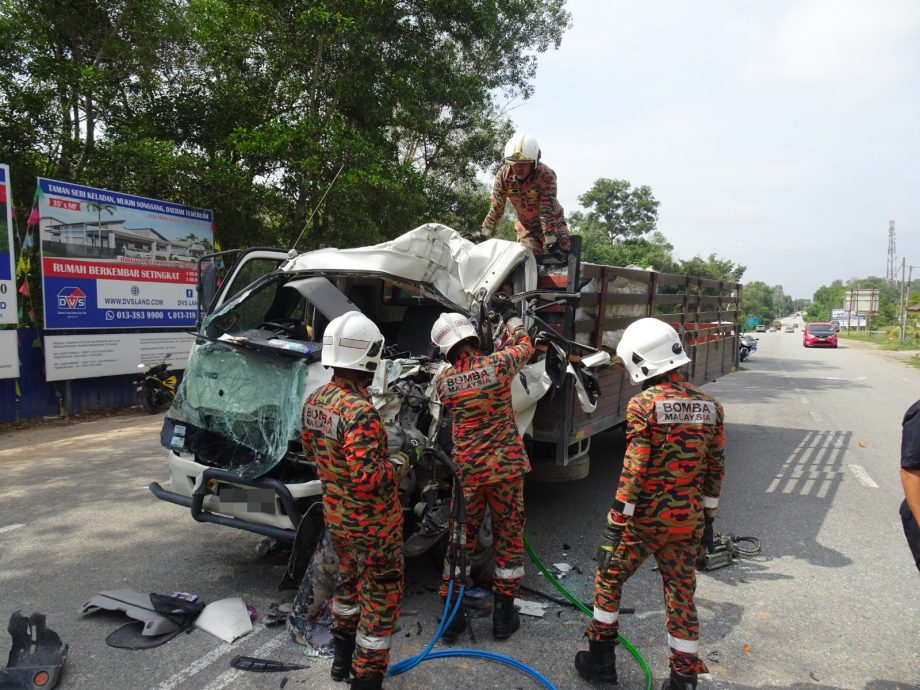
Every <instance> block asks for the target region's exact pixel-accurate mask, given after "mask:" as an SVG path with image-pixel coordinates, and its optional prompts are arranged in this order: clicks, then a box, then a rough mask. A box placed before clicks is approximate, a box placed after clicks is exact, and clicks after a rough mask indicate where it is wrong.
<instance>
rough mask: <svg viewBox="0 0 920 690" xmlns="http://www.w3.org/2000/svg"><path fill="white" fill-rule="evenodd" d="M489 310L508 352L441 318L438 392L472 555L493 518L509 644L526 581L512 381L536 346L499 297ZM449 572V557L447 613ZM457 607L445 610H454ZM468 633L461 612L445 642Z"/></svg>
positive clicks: (436, 334) (497, 589) (496, 620)
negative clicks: (500, 325) (502, 329)
mask: <svg viewBox="0 0 920 690" xmlns="http://www.w3.org/2000/svg"><path fill="white" fill-rule="evenodd" d="M492 308H493V311H494V312H495V313H497V314H498V315H499V316H501V317H502V318H503V319H504V320H505V326H506V328H507V329H508V331H509V332H510V338H509V340H508V341H507V343H506V345H505V346H504V348H503V349H501V350H499V351H497V352H493V353H492V354H490V355H483V354H481V353H480V352H479V350H478V347H479V337H478V336H477V334H476V328H475V327H474V326H473V324H472V323H471V322H470V320H469V319H468V318H467V317H466V316H464V315H463V314H443V315H441V316H440V317H439V318H438V320H437V321H435V323H434V326H433V328H432V329H431V340H432V342H433V343H434V344H435V345H436V346H437V347H438V348H440V351H441V353H442V354H443V355H444V356H445V358H446V359H447V361H448V362H449V363H450V366H448V367H444V368H443V369H441V370H440V371H439V372H438V373H437V375H436V376H435V378H434V381H433V386H434V387H435V390H436V391H437V395H438V398H439V399H440V402H441V404H442V405H443V406H444V410H445V412H446V413H447V414H449V415H450V420H451V425H452V430H451V431H452V437H453V443H454V450H453V455H454V463H455V464H456V466H457V472H458V474H459V475H460V482H461V486H462V489H463V495H464V497H465V499H466V507H467V523H466V548H467V549H468V550H469V551H471V552H472V551H473V550H475V548H476V542H477V540H478V538H479V530H480V527H481V526H482V521H483V519H484V517H485V510H486V506H488V508H489V511H490V512H491V516H492V532H493V537H494V542H493V548H494V551H495V579H494V581H493V587H492V589H493V594H494V601H495V604H494V607H493V611H492V636H493V637H494V638H495V639H496V640H504V639H507V638H509V637H511V635H512V634H513V633H514V632H515V631H516V630H517V629H518V628H519V627H520V624H521V621H520V616H519V615H518V612H517V610H516V609H515V607H514V596H515V594H516V593H517V588H518V584H519V583H520V581H521V579H522V578H523V577H524V542H523V538H524V473H525V472H528V471H529V470H530V462H529V460H528V459H527V453H526V452H525V450H524V444H523V441H522V440H521V436H520V434H519V433H518V430H517V425H516V423H515V419H514V411H513V410H512V408H511V382H512V380H513V379H514V377H515V376H516V375H517V374H518V372H520V371H521V369H523V368H524V366H525V365H526V364H527V361H528V360H529V359H530V357H531V355H532V354H533V351H534V348H533V344H532V343H531V342H530V338H529V337H528V335H527V331H526V330H525V329H524V324H523V322H522V321H521V319H520V317H519V316H518V314H517V313H516V312H515V309H514V306H513V304H512V303H511V301H510V300H508V299H507V298H506V297H504V296H502V295H496V296H495V297H494V298H493V300H492ZM451 568H452V564H451V562H450V555H448V558H447V559H445V562H444V575H443V577H442V579H441V587H440V593H441V597H442V607H443V604H444V603H445V602H444V601H443V600H444V599H446V598H447V592H448V584H449V579H450V573H451ZM458 594H459V588H455V590H454V594H453V596H454V597H457V596H458ZM454 601H455V599H454V600H452V601H451V602H450V608H449V609H447V610H453V606H454ZM465 628H466V617H465V613H464V611H463V607H462V606H461V607H460V609H459V610H458V612H457V614H456V615H455V616H454V618H453V620H452V621H451V624H450V625H449V626H448V627H447V629H446V630H445V631H444V634H443V637H444V639H445V640H447V641H448V642H452V641H453V640H455V639H456V638H457V636H458V635H459V634H460V633H461V632H463V630H464V629H465Z"/></svg>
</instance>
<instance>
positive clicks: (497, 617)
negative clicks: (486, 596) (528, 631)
mask: <svg viewBox="0 0 920 690" xmlns="http://www.w3.org/2000/svg"><path fill="white" fill-rule="evenodd" d="M494 599H495V604H494V607H493V609H492V637H494V638H495V639H496V640H507V639H508V638H509V637H511V635H512V634H514V631H515V630H517V629H518V628H520V627H521V617H520V615H518V612H517V609H516V608H515V607H514V597H513V596H511V595H510V594H496V595H495V596H494Z"/></svg>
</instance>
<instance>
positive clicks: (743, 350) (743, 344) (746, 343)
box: [738, 333, 758, 362]
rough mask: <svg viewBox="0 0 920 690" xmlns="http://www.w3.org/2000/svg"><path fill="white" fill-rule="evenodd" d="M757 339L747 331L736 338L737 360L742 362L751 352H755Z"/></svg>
mask: <svg viewBox="0 0 920 690" xmlns="http://www.w3.org/2000/svg"><path fill="white" fill-rule="evenodd" d="M757 342H758V339H757V338H755V337H754V336H752V335H749V334H747V333H745V334H743V335H742V336H741V338H740V339H739V340H738V361H739V362H743V361H744V360H746V359H747V358H748V355H750V354H751V353H752V352H757Z"/></svg>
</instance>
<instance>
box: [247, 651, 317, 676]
mask: <svg viewBox="0 0 920 690" xmlns="http://www.w3.org/2000/svg"><path fill="white" fill-rule="evenodd" d="M230 665H231V666H232V667H233V668H236V669H239V670H240V671H257V672H259V673H275V672H277V671H300V670H303V669H308V668H310V667H309V666H304V665H302V664H288V663H285V662H283V661H275V660H274V659H257V658H256V657H252V656H239V655H237V656H235V657H233V659H231V660H230Z"/></svg>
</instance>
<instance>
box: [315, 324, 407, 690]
mask: <svg viewBox="0 0 920 690" xmlns="http://www.w3.org/2000/svg"><path fill="white" fill-rule="evenodd" d="M382 351H383V336H382V335H381V334H380V330H379V329H378V328H377V326H376V325H374V323H373V322H372V321H371V320H370V319H368V318H367V317H366V316H364V315H363V314H361V313H360V312H357V311H352V312H348V313H346V314H344V315H342V316H339V317H338V318H335V319H333V320H332V321H330V322H329V326H328V327H327V328H326V330H325V332H324V334H323V351H322V363H323V364H324V365H325V366H327V367H332V368H333V377H332V380H331V381H330V382H329V383H327V384H326V385H324V386H321V387H320V388H318V389H317V390H316V391H314V392H313V393H312V394H311V395H310V396H309V397H308V398H307V401H306V402H305V403H304V406H303V415H302V422H303V431H302V435H301V437H302V441H303V447H304V452H305V453H306V456H307V458H314V459H315V460H316V469H317V474H319V478H320V479H321V480H322V483H323V515H324V518H325V522H326V528H327V529H328V530H329V534H330V536H331V538H332V546H333V549H334V550H335V553H336V555H337V556H338V560H339V564H338V581H337V582H336V587H335V592H334V594H333V597H332V622H333V623H332V628H333V644H334V650H335V656H334V658H333V661H332V669H331V673H330V675H331V676H332V679H333V680H336V681H341V680H345V679H347V678H349V676H350V675H351V674H352V673H353V674H354V676H353V679H352V680H351V687H352V689H353V690H380V688H381V684H382V682H383V675H384V673H385V672H386V669H387V664H388V662H389V654H390V641H391V637H392V634H393V629H394V628H395V626H396V621H397V619H398V617H399V605H400V600H401V599H402V593H403V552H402V514H401V511H400V505H399V496H398V486H399V482H400V480H401V479H402V477H403V476H404V472H405V470H407V469H408V466H409V458H408V457H407V456H406V455H405V454H402V453H398V454H397V455H396V456H393V457H391V458H389V460H388V459H387V457H386V450H387V435H386V431H385V430H384V426H383V423H382V421H381V418H380V413H379V412H378V411H377V409H376V408H375V407H374V406H373V404H372V403H371V400H370V396H369V395H368V392H367V386H368V385H369V384H370V382H371V380H372V379H373V373H374V371H376V369H377V367H378V365H379V364H380V358H381V353H382Z"/></svg>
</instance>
